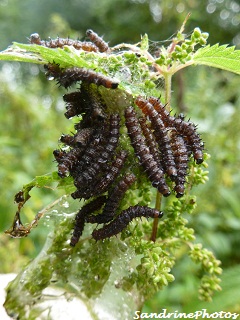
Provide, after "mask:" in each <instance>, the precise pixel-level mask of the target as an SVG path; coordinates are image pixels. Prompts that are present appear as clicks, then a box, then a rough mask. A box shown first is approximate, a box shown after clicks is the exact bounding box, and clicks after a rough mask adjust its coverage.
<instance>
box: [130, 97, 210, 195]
mask: <svg viewBox="0 0 240 320" xmlns="http://www.w3.org/2000/svg"><path fill="white" fill-rule="evenodd" d="M135 104H136V105H137V106H138V107H139V108H140V110H141V111H142V116H141V117H140V118H139V117H138V116H137V113H136V111H135V110H134V108H133V107H128V108H126V110H125V118H126V127H127V129H128V134H129V136H130V140H131V144H132V146H133V148H134V151H135V154H136V156H137V157H138V159H139V161H140V165H141V166H142V167H143V168H144V170H145V171H146V173H147V175H148V177H149V180H150V181H151V183H152V186H153V187H155V188H157V189H158V191H159V192H160V193H161V194H163V196H165V197H167V196H169V195H170V190H169V187H168V185H167V183H166V179H165V178H166V177H169V178H170V179H171V180H172V181H173V182H174V183H175V187H174V191H175V192H176V197H177V198H180V197H182V196H183V195H184V191H185V183H186V176H187V173H188V161H189V158H190V156H191V155H192V156H193V158H194V159H195V161H196V163H197V164H201V163H202V162H203V149H204V144H203V142H202V140H201V138H200V135H199V134H198V133H197V131H196V126H195V125H194V124H193V123H192V122H190V121H185V120H184V117H183V115H180V116H178V117H176V116H171V115H170V113H169V112H168V111H167V110H166V108H165V106H163V105H162V104H161V102H160V100H159V99H157V98H155V97H150V98H148V99H144V98H143V97H141V96H139V97H137V98H136V100H135Z"/></svg>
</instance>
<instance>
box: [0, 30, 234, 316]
mask: <svg viewBox="0 0 240 320" xmlns="http://www.w3.org/2000/svg"><path fill="white" fill-rule="evenodd" d="M183 29H184V26H183V27H182V28H181V29H180V31H179V32H178V33H177V34H176V36H175V37H174V38H172V40H171V41H170V44H169V45H168V46H167V47H164V46H155V47H154V50H152V49H151V50H150V49H149V40H148V36H147V35H144V36H143V37H142V39H141V41H140V42H139V43H137V44H135V45H132V44H126V43H122V44H119V45H117V46H114V47H109V45H108V44H107V43H106V42H105V41H104V40H103V39H102V38H100V37H99V36H98V35H97V34H96V33H94V32H93V31H92V30H88V31H87V34H86V35H87V38H88V41H78V40H71V39H62V38H57V39H55V40H51V39H50V40H49V41H44V40H41V38H40V36H39V35H38V34H36V33H34V34H32V35H31V36H30V38H29V42H30V43H29V44H19V43H14V44H13V45H12V46H11V47H10V48H8V49H7V50H5V51H3V52H1V53H0V59H1V60H9V61H22V62H28V63H37V64H42V65H44V68H45V70H46V75H47V78H48V79H49V80H56V81H57V83H58V84H59V85H60V86H63V87H65V88H67V89H68V88H70V87H72V86H73V85H75V84H77V86H75V87H76V88H75V90H72V91H71V90H70V91H68V92H66V94H65V95H64V96H63V100H64V102H65V104H66V112H65V116H66V118H68V119H69V120H70V121H73V124H74V132H73V133H71V134H68V133H67V134H64V135H62V136H61V138H60V143H61V145H60V148H59V149H56V150H54V151H53V154H54V157H55V160H56V162H57V165H58V171H57V172H53V173H48V174H46V175H44V176H36V177H35V179H34V180H33V181H32V182H30V183H29V184H27V185H24V186H23V188H22V190H21V191H20V192H18V193H17V194H16V196H15V202H16V203H17V206H18V210H17V212H16V215H15V218H14V222H13V225H12V227H11V228H10V229H9V230H7V231H6V233H7V234H9V235H10V236H12V237H25V236H27V235H28V234H29V233H30V231H31V229H32V228H33V227H35V226H36V225H37V224H38V222H39V220H40V218H42V217H43V220H44V219H47V218H46V213H50V212H51V215H50V220H52V225H51V231H50V233H49V237H48V239H47V241H46V244H45V246H44V248H43V250H42V252H41V253H40V254H39V256H38V257H37V258H36V259H35V260H34V261H33V262H31V263H30V264H29V265H28V266H27V267H26V268H25V269H24V270H23V271H22V272H21V273H20V274H19V275H18V276H17V278H16V279H15V280H14V281H13V282H12V283H10V285H9V287H8V291H7V298H6V302H5V307H6V309H7V311H8V313H9V314H11V316H12V317H20V318H21V319H24V318H30V317H31V316H36V314H39V313H41V312H42V309H43V305H41V303H42V302H44V301H45V300H46V299H48V298H47V296H46V294H44V293H43V290H44V289H46V288H47V287H49V286H50V285H53V283H54V284H56V283H57V284H58V285H60V286H63V287H64V288H65V290H66V292H67V293H68V295H70V296H71V294H73V295H74V296H78V297H81V298H82V299H83V300H85V299H86V298H88V303H87V307H88V309H89V310H90V311H91V313H92V314H94V315H95V317H96V318H98V317H99V315H100V314H101V310H102V309H106V310H107V312H109V313H110V314H112V315H114V317H115V319H118V318H119V319H120V318H121V319H122V316H123V312H124V314H125V317H126V318H127V317H130V316H131V315H132V314H133V311H134V310H140V309H141V308H142V306H143V304H144V301H145V300H146V299H149V298H151V297H152V296H153V295H154V293H156V292H157V291H158V290H161V289H163V288H164V287H165V286H167V285H168V283H169V282H172V281H174V276H173V275H172V274H171V270H172V268H173V266H174V265H175V263H176V260H177V259H178V258H179V257H180V256H181V255H179V254H178V253H179V251H180V250H181V248H182V247H183V246H184V247H186V248H187V250H186V251H187V254H188V255H189V258H190V259H191V260H192V261H194V262H195V263H197V264H199V268H200V269H201V271H202V272H201V275H202V278H201V279H200V288H199V298H200V299H202V300H206V301H211V298H212V295H213V293H214V291H215V290H220V289H221V288H220V285H219V283H220V279H219V276H220V274H221V272H222V270H221V267H220V261H219V260H217V259H216V258H215V257H214V255H213V253H212V252H211V251H209V250H207V249H205V248H203V247H202V245H201V244H199V243H196V242H195V236H194V230H193V229H192V228H189V227H188V226H187V225H188V219H187V218H188V217H189V215H192V214H194V209H195V207H196V197H195V196H194V195H193V193H192V188H193V187H195V186H197V185H199V184H204V183H205V182H206V181H207V180H208V177H207V174H208V172H207V171H206V168H207V162H206V161H207V159H208V157H209V155H208V154H206V153H205V152H204V144H203V142H202V140H201V137H200V135H199V133H198V132H197V126H196V125H195V124H194V123H192V122H191V121H190V120H186V119H185V117H184V115H183V114H176V113H175V112H174V109H175V106H174V105H172V103H171V93H172V90H171V84H172V76H173V75H174V74H175V73H176V72H177V71H179V70H181V69H183V68H185V67H188V66H191V65H199V64H200V65H208V66H212V67H217V68H221V69H225V70H228V71H231V72H235V73H238V74H239V73H240V62H239V61H240V59H239V58H240V55H239V51H236V50H235V48H234V47H228V46H227V45H223V46H219V45H214V46H210V45H207V38H208V34H207V33H205V32H202V31H201V30H200V29H199V28H195V29H194V30H193V32H192V33H191V34H190V35H189V36H188V37H187V36H185V35H184V34H183ZM159 83H161V84H164V94H163V95H162V96H161V97H160V91H159ZM59 131H61V129H60V128H59ZM56 182H57V184H58V186H57V188H65V191H66V196H64V197H62V198H61V199H58V200H56V201H55V202H54V204H51V205H49V206H48V207H47V208H45V209H44V210H42V211H39V212H38V214H37V215H36V217H35V219H34V220H33V221H32V222H31V223H29V224H28V225H23V224H22V222H21V218H20V213H21V209H22V207H23V205H24V204H25V203H26V201H27V200H28V199H29V198H30V192H31V190H32V188H34V187H40V188H44V187H48V186H49V185H51V184H52V183H56ZM154 198H155V204H154ZM71 199H75V200H71ZM73 202H77V204H79V209H78V211H77V212H75V211H74V212H73V210H72V209H71V204H72V203H73ZM139 217H143V219H139ZM135 218H137V219H135ZM145 218H150V219H145ZM48 219H49V216H48ZM130 222H131V223H130ZM114 235H117V236H116V237H112V236H114ZM68 297H69V296H68ZM33 306H34V307H33ZM103 306H104V307H103ZM123 306H124V307H123ZM94 319H95V318H94Z"/></svg>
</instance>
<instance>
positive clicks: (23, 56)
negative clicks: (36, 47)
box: [0, 47, 47, 64]
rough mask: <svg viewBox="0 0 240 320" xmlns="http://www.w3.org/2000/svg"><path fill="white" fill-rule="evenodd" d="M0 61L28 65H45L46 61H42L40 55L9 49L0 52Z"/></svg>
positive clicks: (18, 49)
mask: <svg viewBox="0 0 240 320" xmlns="http://www.w3.org/2000/svg"><path fill="white" fill-rule="evenodd" d="M0 60H6V61H19V62H28V63H37V64H45V63H47V61H46V60H43V59H42V57H40V55H38V54H35V53H32V52H30V51H29V52H27V51H26V50H24V49H20V48H13V47H9V48H8V49H6V50H4V51H2V52H0Z"/></svg>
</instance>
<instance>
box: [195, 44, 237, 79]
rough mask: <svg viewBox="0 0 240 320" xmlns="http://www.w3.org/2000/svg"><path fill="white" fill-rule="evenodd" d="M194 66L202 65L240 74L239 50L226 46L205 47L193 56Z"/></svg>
mask: <svg viewBox="0 0 240 320" xmlns="http://www.w3.org/2000/svg"><path fill="white" fill-rule="evenodd" d="M193 61H194V63H195V64H203V65H207V66H210V67H215V68H219V69H223V70H227V71H230V72H234V73H237V74H240V50H235V47H228V46H227V45H222V46H219V45H218V44H216V45H214V46H210V45H208V46H206V47H204V48H201V49H199V50H198V51H197V52H196V53H195V54H194V56H193Z"/></svg>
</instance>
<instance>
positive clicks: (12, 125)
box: [0, 0, 240, 313]
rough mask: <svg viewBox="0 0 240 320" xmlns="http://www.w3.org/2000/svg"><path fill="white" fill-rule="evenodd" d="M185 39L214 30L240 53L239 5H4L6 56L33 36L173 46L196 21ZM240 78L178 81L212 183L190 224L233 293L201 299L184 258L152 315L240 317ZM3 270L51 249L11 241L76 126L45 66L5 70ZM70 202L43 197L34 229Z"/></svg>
mask: <svg viewBox="0 0 240 320" xmlns="http://www.w3.org/2000/svg"><path fill="white" fill-rule="evenodd" d="M189 12H190V13H191V16H190V18H189V20H188V22H187V25H186V28H185V31H186V33H190V32H191V31H192V30H193V29H194V28H195V27H200V29H201V30H202V31H205V32H209V34H210V37H209V43H210V44H215V43H220V44H231V45H235V46H236V47H237V48H239V47H240V4H239V1H237V0H236V1H231V0H208V1H198V0H189V1H180V0H162V1H160V0H91V1H88V0H68V1H59V0H42V1H35V0H21V1H18V0H1V1H0V50H4V49H5V48H6V47H7V46H8V45H10V44H11V43H12V41H17V42H24V43H27V41H28V40H27V38H28V37H29V36H30V34H31V33H34V32H38V33H39V34H40V35H41V38H43V39H47V38H48V37H49V36H51V37H52V38H56V37H57V36H61V37H68V36H70V37H71V38H75V39H77V38H79V39H83V38H84V35H85V31H86V29H88V28H91V29H93V30H94V31H96V32H97V33H98V34H99V35H104V39H105V40H106V41H109V43H110V46H112V45H115V44H118V43H121V42H127V43H136V42H138V41H139V39H140V36H141V35H143V34H144V33H147V34H148V36H149V38H150V40H151V45H152V46H156V45H158V42H159V41H160V44H163V42H162V41H164V40H167V39H169V38H170V37H171V36H173V35H174V33H176V31H177V30H178V29H179V28H180V26H181V24H182V22H183V20H184V19H185V17H186V15H187V13H189ZM239 88H240V78H239V76H237V75H235V74H231V73H229V72H224V71H220V70H215V69H213V68H207V67H191V68H189V69H186V70H183V71H182V72H179V73H178V74H177V75H176V76H175V77H174V79H173V106H174V107H175V110H174V111H176V112H184V113H186V114H187V117H190V118H191V119H192V120H193V121H194V122H195V123H197V124H198V128H199V131H200V132H201V133H202V137H203V140H204V141H205V145H206V150H207V152H208V153H209V154H210V155H211V159H210V160H209V182H208V183H207V184H205V185H203V186H200V187H199V188H195V189H194V190H193V192H194V194H196V195H197V203H198V207H197V209H196V213H197V214H196V215H195V216H194V217H191V220H190V224H192V227H193V228H194V229H195V230H196V236H197V240H198V241H199V242H202V243H203V245H204V246H205V247H207V248H209V249H210V250H212V251H213V252H214V254H215V255H216V256H217V258H218V259H220V260H221V261H222V267H223V270H224V273H223V276H222V279H223V282H222V286H223V291H222V292H220V293H217V294H216V295H215V297H214V299H213V303H212V304H209V303H208V304H207V303H203V302H200V301H199V300H198V299H197V286H198V275H199V273H200V272H201V271H199V270H198V269H197V268H196V267H195V266H194V265H193V264H192V263H191V262H190V260H189V259H188V258H187V257H186V256H184V258H182V259H180V261H179V263H178V264H177V265H176V267H175V268H174V270H173V273H174V275H175V277H176V281H175V282H173V283H172V284H171V285H170V286H169V287H168V288H167V289H165V290H164V291H163V292H159V293H158V294H157V295H156V296H155V297H154V298H153V299H151V301H148V302H147V303H146V305H145V311H148V312H161V310H162V308H168V310H169V311H171V310H172V311H174V310H179V311H186V312H190V311H195V310H201V308H207V309H208V310H209V312H210V310H211V309H212V310H213V312H214V311H217V310H218V309H219V308H220V310H226V311H231V312H239V313H240V302H239V301H240V201H239V198H240V170H239V167H240V152H239V151H240V90H239ZM0 107H1V112H0V146H1V153H0V164H1V165H0V179H1V184H0V194H1V201H0V211H1V213H0V232H1V235H0V261H1V263H0V272H1V273H7V272H18V271H19V270H20V268H21V266H23V265H24V264H25V263H26V262H27V261H29V259H32V258H33V257H35V256H36V255H37V253H38V252H39V250H40V249H41V247H42V246H43V243H44V240H45V238H46V235H47V232H48V229H47V228H44V226H41V225H40V226H39V227H38V228H37V229H35V230H34V231H33V232H32V233H31V235H30V236H29V237H28V238H25V239H10V238H8V237H7V236H6V235H5V234H3V231H4V230H6V229H7V228H9V227H10V225H11V223H12V219H13V216H14V213H15V211H16V206H15V205H14V203H13V199H14V195H15V193H16V192H18V191H19V189H21V187H22V185H23V184H25V183H28V182H30V181H31V180H32V179H33V178H34V177H35V176H36V175H42V174H45V173H48V172H51V171H52V170H55V169H56V164H55V163H54V162H53V155H52V151H53V150H54V149H56V148H57V147H58V138H59V137H60V135H61V134H62V133H64V132H65V133H67V132H68V131H69V128H70V127H71V124H70V122H69V121H68V120H67V119H65V117H64V116H63V110H64V105H63V102H62V91H61V89H59V88H58V87H57V86H56V84H55V83H53V82H48V81H47V80H46V79H45V76H44V73H43V70H42V68H41V67H40V68H39V67H38V66H35V65H27V64H20V63H8V62H1V63H0ZM59 195H61V192H60V191H53V190H50V189H48V190H46V189H45V190H35V191H34V192H33V193H32V200H31V201H30V202H29V204H27V205H26V207H25V208H24V214H25V219H26V220H25V221H24V222H26V221H30V220H31V219H32V218H33V217H34V215H35V213H36V212H37V211H38V210H40V209H41V208H43V207H44V206H45V205H47V204H48V203H50V202H51V201H53V200H54V199H56V198H57V197H58V196H59Z"/></svg>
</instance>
